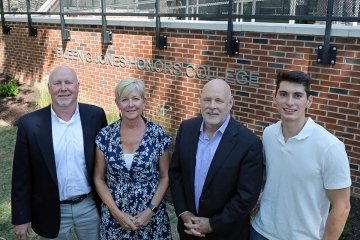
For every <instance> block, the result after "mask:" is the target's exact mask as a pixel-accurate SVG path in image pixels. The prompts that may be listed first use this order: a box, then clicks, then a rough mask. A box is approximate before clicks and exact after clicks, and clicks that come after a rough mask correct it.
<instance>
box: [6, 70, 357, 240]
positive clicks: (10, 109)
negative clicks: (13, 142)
mask: <svg viewBox="0 0 360 240" xmlns="http://www.w3.org/2000/svg"><path fill="white" fill-rule="evenodd" d="M2 78H3V76H1V75H0V81H3V79H2ZM19 89H20V92H19V94H18V95H17V96H16V97H0V124H2V125H4V124H6V125H16V122H17V119H18V118H19V117H21V116H22V115H24V114H25V113H28V112H31V111H33V110H35V109H36V98H37V96H38V90H37V88H36V87H34V86H33V85H32V84H28V83H22V84H20V86H19ZM347 232H348V235H346V236H344V237H343V238H341V239H342V240H359V239H360V198H355V197H351V212H350V217H349V224H348V225H347Z"/></svg>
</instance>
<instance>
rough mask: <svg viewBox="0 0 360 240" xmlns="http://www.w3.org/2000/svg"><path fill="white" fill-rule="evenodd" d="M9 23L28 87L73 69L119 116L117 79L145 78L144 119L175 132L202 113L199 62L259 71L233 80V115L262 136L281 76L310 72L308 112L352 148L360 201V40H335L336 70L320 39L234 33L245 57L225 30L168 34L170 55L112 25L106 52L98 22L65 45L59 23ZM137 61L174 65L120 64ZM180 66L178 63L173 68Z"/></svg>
mask: <svg viewBox="0 0 360 240" xmlns="http://www.w3.org/2000/svg"><path fill="white" fill-rule="evenodd" d="M8 23H9V24H10V25H11V27H12V31H11V35H2V34H1V38H0V39H1V44H0V64H1V66H2V71H3V72H5V73H7V74H9V75H12V76H14V77H16V78H18V79H20V80H22V81H25V82H29V83H31V82H33V81H37V82H41V81H44V79H46V77H47V75H48V73H49V71H50V69H52V68H53V67H54V66H57V65H59V64H62V63H64V64H67V65H69V66H71V67H73V68H75V69H76V71H77V73H78V75H79V79H80V81H81V93H82V95H81V98H82V99H83V100H84V101H86V102H91V103H94V104H97V105H100V106H102V107H104V108H105V109H106V110H107V111H115V104H114V94H113V89H114V86H115V85H116V83H117V82H118V81H119V80H121V79H123V78H127V77H134V78H141V79H143V80H144V81H145V84H146V87H147V89H148V93H147V95H146V96H147V110H146V115H147V116H148V117H149V118H152V119H154V120H155V121H160V123H161V125H163V126H164V127H166V129H167V130H168V131H169V132H171V133H172V134H175V133H176V129H177V127H178V126H179V123H180V122H181V121H182V120H184V119H187V118H191V117H193V116H195V115H197V114H199V104H198V103H199V97H200V89H201V87H202V85H203V84H204V83H205V82H206V81H207V79H206V78H205V79H199V78H197V77H188V76H187V75H186V72H185V70H188V71H189V75H192V74H193V73H194V71H193V68H191V67H188V66H189V64H194V65H193V66H194V68H196V69H198V67H199V66H207V67H210V70H211V72H212V73H211V75H214V74H215V72H216V69H217V71H218V72H219V73H218V76H219V77H221V78H224V77H225V72H227V76H228V77H229V76H232V75H234V71H244V72H242V73H243V74H246V73H249V72H251V73H252V74H253V78H255V79H257V81H254V82H251V81H250V82H249V81H245V80H246V79H245V78H240V80H239V82H240V83H237V82H234V81H230V85H231V87H232V89H233V94H234V95H235V106H234V108H233V111H232V113H233V115H234V116H235V117H236V119H238V120H239V121H241V122H243V123H244V124H246V125H247V126H248V127H249V128H250V129H252V130H253V131H254V132H256V133H257V134H258V135H261V133H262V130H263V129H264V127H265V126H267V125H268V124H270V123H273V122H275V121H277V119H278V115H277V114H276V110H275V108H274V106H273V103H272V92H273V90H274V79H275V76H276V73H277V72H278V71H280V70H283V69H285V70H303V71H305V72H309V74H310V75H311V76H312V78H313V85H312V90H313V91H314V94H315V100H314V104H313V105H312V109H311V110H310V111H309V115H311V116H312V118H314V119H315V120H316V121H317V122H318V123H320V124H321V125H323V126H324V127H326V128H327V129H328V130H329V131H330V132H332V133H334V134H335V135H336V136H337V137H338V138H339V139H340V140H342V141H343V142H344V143H345V144H346V150H347V153H348V155H349V159H350V162H351V174H352V180H353V187H352V193H353V194H354V195H358V196H360V130H359V128H360V60H359V57H360V39H358V38H349V37H333V38H332V43H334V44H336V45H337V47H338V52H337V63H336V64H335V65H333V66H331V65H320V64H317V63H316V50H317V46H318V45H320V44H322V43H323V38H322V36H315V37H314V36H304V35H293V34H274V33H256V32H242V33H239V32H236V33H235V36H237V37H238V38H239V39H240V42H241V44H240V54H239V55H238V56H235V57H228V56H226V54H225V49H224V41H225V39H226V32H224V31H208V30H181V29H180V30H178V29H163V30H162V33H164V34H167V36H168V44H169V46H168V48H167V49H166V50H158V49H156V48H155V37H154V32H155V31H154V29H153V28H144V27H111V26H110V27H109V29H108V30H110V31H112V32H113V44H112V45H109V46H107V47H106V46H101V34H100V32H101V28H100V27H99V26H95V25H94V26H92V25H72V26H67V27H68V28H69V29H70V30H71V38H72V40H71V41H69V42H62V41H61V35H60V26H59V25H57V24H39V23H37V24H35V26H36V27H38V36H37V37H36V38H32V37H28V35H27V24H26V23H17V22H8ZM59 49H60V50H59ZM63 51H65V52H66V51H67V58H64V57H59V54H60V53H62V52H63ZM69 51H71V54H69V53H70V52H69ZM74 51H77V53H75V52H74ZM87 52H90V53H91V54H92V56H91V57H92V59H91V61H89V59H88V60H86V54H85V53H87ZM78 53H82V54H84V56H83V58H82V60H79V58H80V57H79V56H78V55H76V54H78ZM102 53H103V54H105V53H106V54H108V55H111V54H113V55H115V60H113V62H112V64H113V65H114V66H111V65H109V64H96V63H95V62H94V61H95V55H96V54H102ZM70 55H71V56H70ZM88 57H89V56H88ZM121 57H124V59H122V58H121ZM134 59H137V60H139V59H145V60H153V61H156V60H159V61H160V62H162V63H164V62H167V64H168V65H167V67H162V66H161V63H159V62H158V64H159V65H158V70H159V72H156V70H154V71H147V70H142V69H143V68H144V67H143V66H142V65H140V67H135V65H134V64H130V67H129V66H126V67H122V65H123V64H124V62H125V63H129V62H130V61H131V60H134ZM175 64H178V65H176V66H175V67H174V65H175ZM170 65H171V66H170ZM164 68H165V70H164ZM201 68H202V67H200V69H201ZM179 69H181V70H182V72H181V74H179V71H180V70H179ZM234 69H235V70H234ZM171 72H172V73H171ZM176 73H178V74H179V75H176ZM257 73H258V76H257V75H256V74H257ZM203 74H204V71H199V75H200V78H201V76H202V75H203ZM231 82H233V83H231ZM244 83H245V84H244Z"/></svg>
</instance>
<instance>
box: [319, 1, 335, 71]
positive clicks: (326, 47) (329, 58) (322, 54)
mask: <svg viewBox="0 0 360 240" xmlns="http://www.w3.org/2000/svg"><path fill="white" fill-rule="evenodd" d="M333 9H334V0H328V4H327V12H326V26H325V35H324V44H323V45H319V46H318V54H317V63H321V64H332V65H334V64H335V63H336V54H337V47H336V46H330V39H331V26H332V21H331V18H332V15H333Z"/></svg>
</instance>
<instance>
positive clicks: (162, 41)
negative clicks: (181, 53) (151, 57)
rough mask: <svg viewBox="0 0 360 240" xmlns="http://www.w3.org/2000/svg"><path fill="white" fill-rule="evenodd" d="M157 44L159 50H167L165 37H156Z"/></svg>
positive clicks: (161, 35)
mask: <svg viewBox="0 0 360 240" xmlns="http://www.w3.org/2000/svg"><path fill="white" fill-rule="evenodd" d="M158 42H159V43H158V44H159V46H157V47H158V48H159V49H166V48H167V35H163V34H160V36H159V37H158Z"/></svg>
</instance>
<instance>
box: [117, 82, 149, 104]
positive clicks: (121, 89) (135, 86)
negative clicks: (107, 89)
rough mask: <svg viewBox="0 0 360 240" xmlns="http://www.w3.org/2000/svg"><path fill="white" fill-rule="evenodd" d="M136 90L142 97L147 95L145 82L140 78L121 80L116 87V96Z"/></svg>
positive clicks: (125, 94)
mask: <svg viewBox="0 0 360 240" xmlns="http://www.w3.org/2000/svg"><path fill="white" fill-rule="evenodd" d="M134 90H136V91H137V92H138V93H139V94H140V96H141V98H142V99H144V97H145V85H144V82H143V81H142V80H140V79H134V78H127V79H124V80H121V81H120V82H119V83H118V84H117V85H116V87H115V98H116V100H119V98H120V97H121V96H122V95H123V96H127V95H129V94H130V93H131V92H132V91H134Z"/></svg>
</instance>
